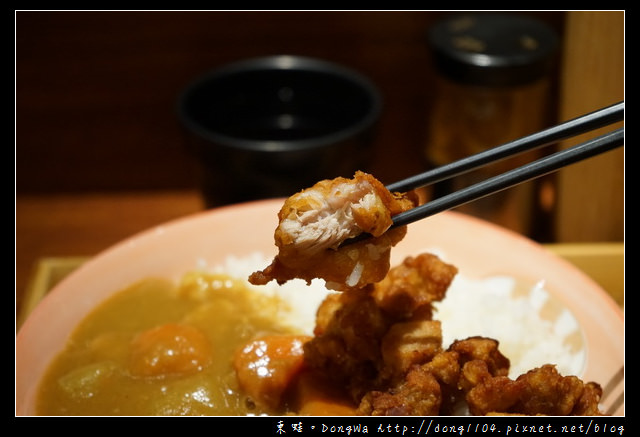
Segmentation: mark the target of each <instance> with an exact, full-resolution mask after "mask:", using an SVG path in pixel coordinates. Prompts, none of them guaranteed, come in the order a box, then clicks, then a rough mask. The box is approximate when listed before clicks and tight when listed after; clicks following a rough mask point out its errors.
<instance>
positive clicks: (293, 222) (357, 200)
mask: <svg viewBox="0 0 640 437" xmlns="http://www.w3.org/2000/svg"><path fill="white" fill-rule="evenodd" d="M417 204H418V196H417V194H415V193H414V192H409V193H404V194H401V193H391V192H390V191H389V190H387V189H386V188H385V187H384V185H383V184H382V183H381V182H380V181H378V180H377V179H375V178H374V177H373V176H371V175H370V174H367V173H364V172H360V171H359V172H356V174H355V175H354V177H353V178H352V179H347V178H342V177H339V178H336V179H331V180H323V181H320V182H318V183H316V184H315V185H314V186H312V187H310V188H307V189H305V190H302V191H300V192H299V193H296V194H294V195H293V196H291V197H289V198H288V199H287V200H286V201H285V203H284V205H283V206H282V208H281V210H280V212H279V213H278V219H279V224H278V227H277V228H276V230H275V234H274V238H275V243H276V246H277V247H278V254H277V255H276V257H275V259H274V260H273V262H272V263H271V264H270V265H269V266H268V267H267V268H265V269H264V270H262V271H258V272H255V273H253V274H252V275H251V276H250V277H249V281H250V282H251V283H253V284H255V285H264V284H266V283H267V282H269V281H271V280H276V281H277V282H278V283H280V284H282V283H284V282H286V281H288V280H291V279H294V278H300V279H304V280H305V281H307V282H309V281H311V280H312V279H314V278H322V279H324V280H325V281H326V284H327V287H328V288H331V289H334V290H339V291H344V290H349V289H358V288H362V287H364V286H365V285H367V284H371V283H375V282H378V281H380V280H382V279H383V278H384V277H385V275H386V274H387V272H388V271H389V257H390V251H391V247H393V246H395V245H396V244H397V243H398V242H399V241H400V240H402V238H404V236H405V234H406V227H399V228H394V229H391V230H389V227H390V226H391V225H392V223H393V222H392V219H391V217H393V216H394V215H396V214H398V213H400V212H403V211H406V210H408V209H411V208H413V207H414V206H416V205H417ZM362 233H369V234H371V235H372V237H373V238H369V239H366V240H363V241H360V242H356V243H353V244H350V245H347V246H345V247H340V245H341V243H342V242H343V241H345V240H347V239H349V238H352V237H356V236H358V235H360V234H362Z"/></svg>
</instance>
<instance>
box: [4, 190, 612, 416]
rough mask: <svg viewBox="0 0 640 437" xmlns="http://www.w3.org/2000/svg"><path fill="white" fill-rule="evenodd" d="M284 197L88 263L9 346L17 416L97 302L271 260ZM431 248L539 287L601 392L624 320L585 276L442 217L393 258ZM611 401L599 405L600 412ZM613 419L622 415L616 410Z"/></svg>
mask: <svg viewBox="0 0 640 437" xmlns="http://www.w3.org/2000/svg"><path fill="white" fill-rule="evenodd" d="M281 205H282V200H266V201H258V202H252V203H246V204H240V205H235V206H228V207H223V208H219V209H215V210H210V211H206V212H202V213H199V214H196V215H193V216H189V217H185V218H183V219H179V220H175V221H172V222H170V223H167V224H165V225H162V226H158V227H156V228H153V229H150V230H148V231H146V232H142V233H140V234H138V235H135V236H133V237H131V238H129V239H127V240H125V241H123V242H121V243H119V244H117V245H115V246H113V247H111V248H109V249H107V250H105V251H104V252H102V253H101V254H99V255H97V256H95V257H94V258H93V259H91V260H90V261H88V262H87V263H85V264H84V265H83V266H82V267H80V268H79V269H78V270H76V271H75V272H74V273H72V274H71V275H70V276H69V277H67V278H66V279H65V280H63V281H62V282H61V283H60V284H59V285H58V286H56V287H55V289H54V290H52V291H51V292H50V293H49V294H48V295H47V296H46V298H45V299H44V300H43V301H42V302H41V303H40V304H39V305H38V306H37V307H36V308H35V310H34V311H33V312H32V313H31V315H30V316H29V318H28V319H27V320H26V322H25V323H24V324H23V326H22V328H21V329H20V331H19V333H18V335H17V339H16V414H17V415H33V414H34V405H35V402H34V401H35V395H36V390H37V387H38V384H39V381H40V379H41V378H42V375H43V372H44V371H45V369H46V368H47V366H48V364H49V363H50V362H51V360H52V359H53V357H54V356H55V355H56V354H57V353H58V352H59V351H60V350H61V349H62V348H63V346H64V344H65V341H66V339H67V337H68V336H69V335H70V333H71V331H72V330H73V329H74V327H75V326H76V325H77V324H78V322H79V321H80V320H81V319H82V318H83V317H84V316H85V315H86V314H87V313H88V312H89V311H90V310H92V309H93V308H94V307H95V306H96V305H97V304H99V303H100V302H101V301H103V300H104V299H105V298H107V297H109V296H110V295H111V294H113V293H115V292H117V291H119V290H121V289H123V288H125V287H127V286H128V285H130V284H132V283H133V282H135V281H137V280H139V279H143V278H145V277H149V276H158V275H160V276H164V277H168V278H173V279H176V280H177V279H178V278H179V277H180V276H182V274H184V273H185V272H187V271H189V270H192V269H194V268H196V267H198V266H199V265H201V262H202V261H203V260H204V261H206V262H207V264H209V265H215V264H219V263H223V262H224V260H225V258H226V257H228V256H229V255H233V256H236V257H243V256H248V255H250V254H252V253H255V252H256V251H259V252H262V253H263V254H265V256H267V257H271V256H273V255H274V254H275V252H276V248H275V246H274V243H273V231H274V229H275V227H276V225H277V216H276V214H277V212H278V210H279V209H280V206H281ZM429 249H437V250H438V251H441V252H442V253H443V254H445V255H446V258H447V261H449V262H452V263H453V264H455V265H456V266H457V267H458V268H459V271H460V273H461V274H463V275H465V276H466V277H473V278H484V277H489V276H494V275H508V276H511V277H515V278H520V279H523V280H527V281H534V282H535V281H540V280H544V281H545V288H546V289H547V290H548V291H549V293H551V294H552V295H553V298H554V299H555V300H556V301H557V302H558V303H559V304H560V305H563V306H565V307H566V308H568V309H569V310H570V311H571V312H572V314H573V315H574V317H575V319H576V320H577V321H578V323H579V325H580V327H581V329H582V334H583V338H584V343H585V345H586V357H587V358H586V361H585V367H584V371H583V374H582V375H581V377H582V378H583V379H585V380H589V381H597V382H600V383H601V384H602V385H603V386H604V385H605V384H606V382H607V381H609V380H610V379H611V377H613V376H614V375H615V374H616V372H619V370H620V369H621V368H622V367H623V364H624V318H623V313H622V310H621V309H620V307H619V306H618V305H617V304H616V303H615V302H614V301H613V300H612V299H611V297H610V296H609V295H608V294H607V293H606V292H604V291H603V290H602V289H601V288H600V287H599V286H598V285H596V284H595V282H593V281H592V280H591V279H590V278H588V277H587V276H585V275H584V274H583V273H582V272H580V271H579V270H577V269H576V268H575V267H573V266H572V265H570V264H569V263H567V262H565V261H564V260H562V259H560V258H558V257H557V256H555V255H553V254H551V253H549V252H548V251H546V250H545V249H544V248H543V247H542V246H540V245H538V244H536V243H534V242H532V241H530V240H528V239H526V238H523V237H521V236H519V235H517V234H514V233H512V232H510V231H506V230H504V229H502V228H499V227H496V226H494V225H491V224H489V223H486V222H483V221H480V220H477V219H474V218H470V217H468V216H464V215H461V214H457V213H453V212H447V213H441V214H438V215H436V216H434V217H431V218H428V219H425V220H422V221H420V222H418V223H414V224H412V225H410V227H409V232H408V234H407V237H406V238H405V239H404V240H403V241H402V242H401V243H400V244H399V245H398V246H397V247H396V248H394V250H393V252H392V265H395V264H398V263H399V262H400V261H401V260H402V259H403V258H404V257H405V256H408V255H416V254H418V253H420V252H423V251H425V250H429ZM614 400H615V399H606V400H605V402H604V406H605V407H607V406H608V404H610V403H611V402H613V401H614ZM615 414H624V405H621V406H620V407H619V408H618V409H617V410H616V411H615Z"/></svg>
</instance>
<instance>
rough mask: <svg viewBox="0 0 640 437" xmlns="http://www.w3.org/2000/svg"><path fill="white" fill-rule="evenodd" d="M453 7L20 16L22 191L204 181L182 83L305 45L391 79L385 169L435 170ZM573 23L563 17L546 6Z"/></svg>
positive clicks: (379, 162) (301, 50)
mask: <svg viewBox="0 0 640 437" xmlns="http://www.w3.org/2000/svg"><path fill="white" fill-rule="evenodd" d="M441 15H442V13H441V12H358V11H356V12H91V11H89V12H28V11H26V12H18V13H17V16H16V47H17V54H16V61H17V64H16V73H17V82H16V90H17V101H16V110H17V121H16V127H17V147H16V150H17V159H16V161H17V162H16V169H17V190H18V192H19V193H24V192H31V193H34V192H35V193H39V192H59V191H67V192H69V191H71V192H77V191H91V190H130V189H167V188H168V189H176V188H178V189H179V188H190V187H194V186H195V184H196V181H195V179H194V177H193V171H192V170H193V167H192V162H191V160H190V159H189V157H188V156H187V155H186V153H185V151H184V148H183V137H182V132H181V130H180V126H179V124H178V121H177V118H176V113H175V102H176V98H177V96H178V94H179V92H180V91H181V89H182V88H183V87H184V86H185V85H186V84H187V83H188V82H189V81H190V80H192V79H194V78H195V77H196V76H198V75H200V74H202V73H204V72H205V71H208V70H210V69H212V68H215V67H217V66H220V65H222V64H224V63H227V62H231V61H235V60H239V59H243V58H248V57H253V56H264V55H272V54H282V53H287V54H297V55H305V56H314V57H319V58H324V59H327V60H330V61H335V62H339V63H342V64H344V65H346V66H349V67H352V68H354V69H356V70H359V71H360V72H362V73H363V74H365V75H367V76H369V77H370V78H371V79H372V80H373V81H374V83H376V85H377V86H378V87H379V88H380V91H381V93H382V95H383V98H384V113H383V116H382V118H381V120H380V125H379V129H378V134H377V137H376V141H375V144H374V148H373V151H372V153H373V154H374V156H375V160H374V162H373V167H372V168H371V169H370V171H372V172H374V173H375V174H376V175H377V176H378V177H379V178H380V179H382V180H383V181H385V182H392V181H394V180H397V179H400V178H402V177H405V176H408V175H411V174H413V173H415V172H417V171H420V170H422V169H423V168H424V167H423V163H422V158H421V153H420V147H421V145H422V141H423V137H424V129H425V127H424V125H425V120H426V119H427V117H428V105H429V102H430V99H431V98H432V96H433V81H432V78H433V69H432V66H431V63H430V59H429V54H428V50H427V46H426V32H427V29H428V28H429V26H430V24H431V23H433V21H434V20H436V19H438V18H439V17H440V16H441ZM536 15H538V16H540V17H541V18H542V19H544V20H546V21H547V22H549V23H550V24H552V25H553V26H554V27H556V28H557V29H558V30H559V31H561V28H562V23H563V16H564V15H563V13H561V12H546V13H544V12H542V13H536Z"/></svg>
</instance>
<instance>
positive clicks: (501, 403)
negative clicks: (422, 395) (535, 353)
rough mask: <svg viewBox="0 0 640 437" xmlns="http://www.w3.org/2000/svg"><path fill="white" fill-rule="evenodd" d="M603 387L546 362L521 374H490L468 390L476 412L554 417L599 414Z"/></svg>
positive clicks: (470, 408) (470, 407) (473, 411)
mask: <svg viewBox="0 0 640 437" xmlns="http://www.w3.org/2000/svg"><path fill="white" fill-rule="evenodd" d="M601 395H602V389H601V388H600V386H599V385H598V384H596V383H593V382H588V383H584V382H583V381H581V380H580V378H578V377H577V376H562V375H560V374H559V373H558V371H557V370H556V368H555V366H553V365H551V364H546V365H543V366H541V367H538V368H535V369H532V370H530V371H528V372H527V373H524V374H522V375H520V376H519V377H518V378H516V379H515V380H511V379H509V378H507V377H505V376H499V377H487V378H485V379H483V380H482V381H480V382H479V383H478V384H477V385H476V386H475V387H473V388H472V389H471V390H469V392H468V393H467V396H466V400H467V403H468V405H469V411H470V412H471V413H472V414H475V415H486V414H490V413H491V414H496V413H497V414H500V413H502V414H524V415H552V416H582V415H600V414H601V413H600V411H599V409H598V403H599V402H600V397H601Z"/></svg>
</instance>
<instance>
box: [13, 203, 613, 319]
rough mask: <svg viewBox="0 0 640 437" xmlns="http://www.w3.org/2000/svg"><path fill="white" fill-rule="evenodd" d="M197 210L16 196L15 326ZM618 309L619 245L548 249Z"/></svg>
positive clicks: (173, 205)
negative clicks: (82, 271) (114, 249)
mask: <svg viewBox="0 0 640 437" xmlns="http://www.w3.org/2000/svg"><path fill="white" fill-rule="evenodd" d="M202 210H203V204H202V200H201V198H200V195H199V193H198V192H197V191H155V192H120V193H110V194H104V193H93V194H74V195H49V196H19V197H18V198H17V199H16V281H15V282H16V294H15V300H16V317H17V319H18V320H17V326H18V325H19V323H20V322H21V321H22V318H23V317H24V315H25V314H26V313H27V312H28V311H29V310H30V309H31V308H32V307H33V306H34V305H35V304H37V302H38V301H39V299H40V298H41V297H42V293H44V292H46V291H48V289H49V288H50V287H51V286H52V285H54V283H55V282H56V281H57V280H59V279H60V278H61V277H62V276H64V275H65V274H67V273H69V272H70V271H72V270H73V269H74V268H76V267H77V266H78V265H80V264H81V262H83V261H84V260H86V259H87V258H89V257H92V256H94V255H96V254H98V253H99V252H101V251H102V250H104V249H107V248H108V247H109V246H111V245H113V244H115V243H117V242H119V241H121V240H123V239H125V238H127V237H130V236H132V235H134V234H136V233H138V232H141V231H143V230H145V229H148V228H151V227H153V226H156V225H159V224H162V223H164V222H167V221H169V220H173V219H176V218H179V217H183V216H185V215H188V214H193V213H196V212H199V211H202ZM546 247H547V248H548V249H549V250H551V251H553V252H555V253H557V254H559V255H560V256H563V257H564V258H566V259H568V260H569V261H571V262H573V263H574V264H575V265H576V266H578V267H579V268H581V269H583V270H584V271H585V272H586V273H587V274H589V275H590V276H591V277H592V278H593V279H594V280H596V281H597V282H599V283H600V285H602V287H603V288H604V289H605V290H607V291H608V292H609V293H611V295H612V296H613V298H614V299H615V300H616V301H617V302H618V303H620V305H623V304H624V244H622V243H597V244H585V243H580V244H552V245H547V246H546Z"/></svg>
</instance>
